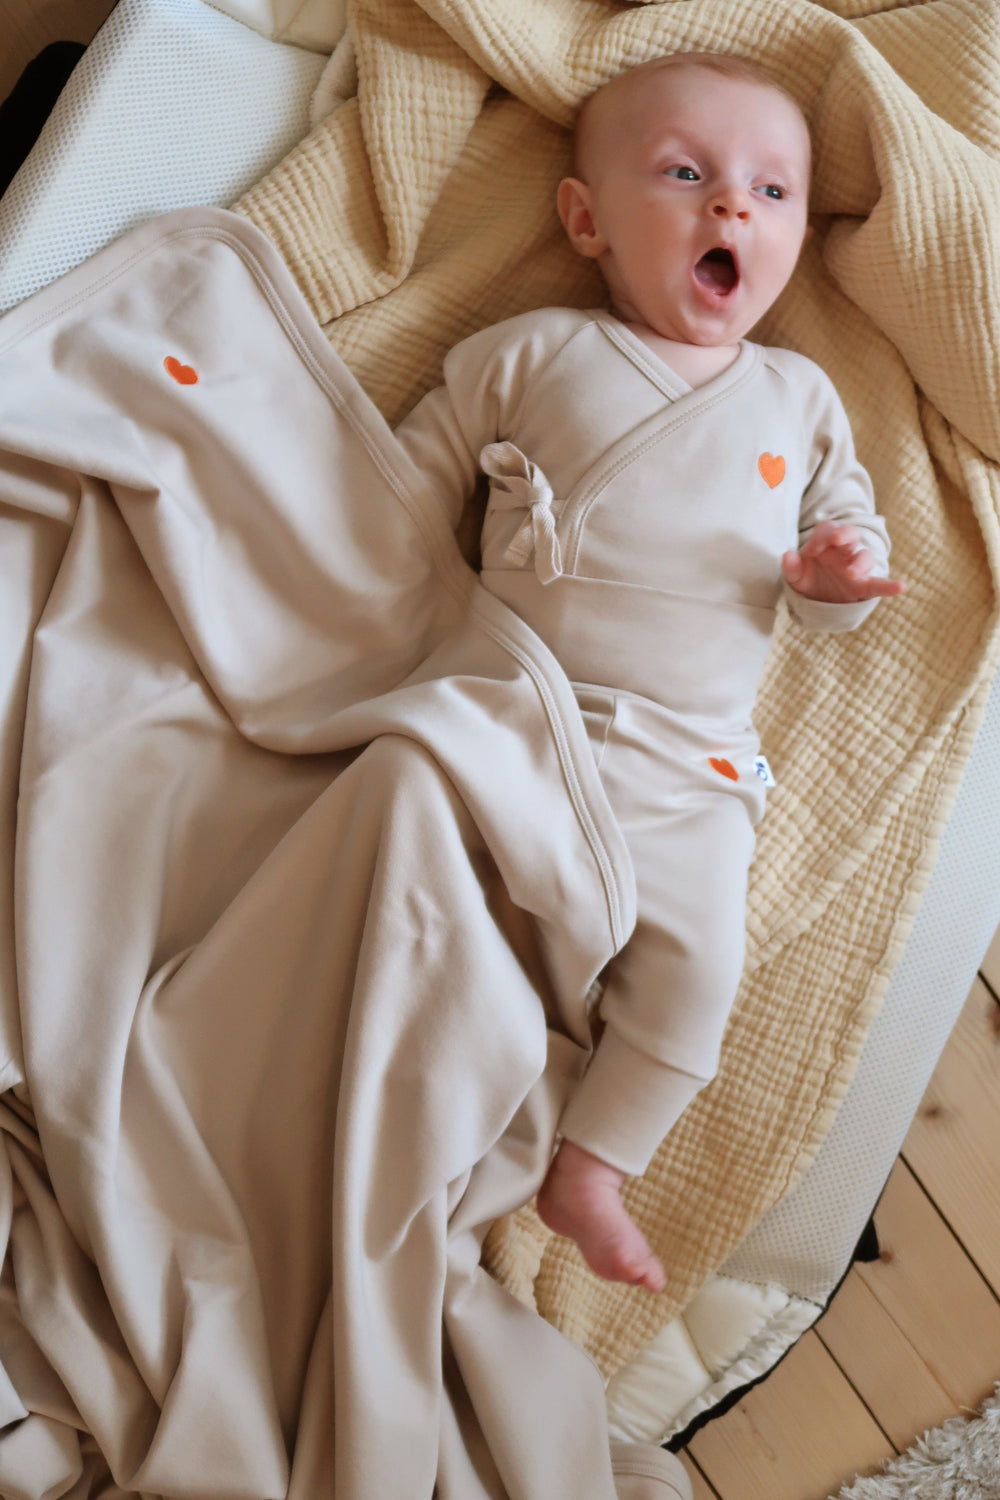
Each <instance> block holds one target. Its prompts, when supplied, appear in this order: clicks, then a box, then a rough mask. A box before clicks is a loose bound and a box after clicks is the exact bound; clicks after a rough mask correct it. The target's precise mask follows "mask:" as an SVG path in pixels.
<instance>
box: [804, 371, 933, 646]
mask: <svg viewBox="0 0 1000 1500" xmlns="http://www.w3.org/2000/svg"><path fill="white" fill-rule="evenodd" d="M813 368H814V369H815V375H816V380H815V386H814V387H813V388H811V389H810V391H809V397H808V400H807V403H806V420H807V421H808V422H809V423H810V424H811V426H812V429H813V450H812V455H811V457H812V478H811V480H810V482H809V484H808V486H807V488H806V491H805V494H804V495H803V498H802V505H801V509H800V513H799V548H798V551H795V552H786V553H785V554H784V557H783V558H782V575H783V579H784V586H785V598H786V600H787V602H788V606H789V608H790V610H791V612H792V614H793V615H794V616H795V617H796V619H797V620H798V621H799V623H800V624H801V625H803V626H804V627H805V628H806V629H807V630H834V631H839V630H853V629H854V628H855V626H857V625H860V624H861V622H862V620H864V619H866V618H867V617H868V615H869V614H871V612H872V610H873V609H874V608H875V605H876V604H877V603H878V601H879V599H881V598H888V597H891V596H892V595H895V594H901V593H903V592H904V590H905V588H906V585H905V583H902V582H901V581H899V580H898V579H893V578H889V576H888V573H889V537H888V533H887V532H886V528H885V523H884V521H883V520H882V517H881V516H879V515H877V514H876V511H875V501H874V496H873V494H872V486H871V480H870V479H869V477H868V474H867V472H866V470H865V469H864V468H862V466H861V464H860V463H859V462H858V459H857V455H856V454H855V451H854V441H853V438H852V436H851V429H850V424H849V423H848V420H847V414H846V412H845V411H844V408H843V406H842V405H841V402H840V398H839V397H838V395H837V393H836V391H835V389H834V387H833V385H832V383H831V382H830V381H829V379H828V378H827V377H826V376H825V375H824V374H823V373H822V371H820V370H818V369H816V367H813Z"/></svg>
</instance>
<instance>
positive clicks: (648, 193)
mask: <svg viewBox="0 0 1000 1500" xmlns="http://www.w3.org/2000/svg"><path fill="white" fill-rule="evenodd" d="M592 108H593V114H592V117H591V118H590V119H589V120H588V122H587V126H586V129H585V133H584V135H583V138H582V140H581V143H580V144H581V155H582V160H581V179H580V180H579V181H578V183H577V188H578V190H582V191H581V193H580V196H581V199H582V200H589V214H590V219H589V223H588V222H587V219H586V214H583V216H582V217H581V216H580V215H579V214H578V216H577V221H576V228H578V229H579V228H580V226H583V229H584V231H585V232H584V233H582V234H577V233H575V232H574V223H573V221H572V218H571V216H568V213H567V211H566V205H567V203H568V202H569V198H568V196H567V192H566V184H563V185H562V186H561V188H560V212H561V213H562V215H563V221H564V223H565V224H566V226H567V229H568V231H569V234H570V238H571V240H572V241H573V243H574V244H575V245H576V248H577V249H578V250H580V251H581V253H582V254H584V255H590V256H592V257H595V258H596V259H597V261H598V264H599V265H600V267H601V270H602V272H603V273H604V277H605V280H606V281H607V283H608V288H609V290H610V292H611V299H612V305H613V306H614V309H615V311H616V312H617V313H618V315H619V316H620V317H623V318H625V319H626V321H629V322H638V323H643V324H645V325H646V326H647V327H649V328H651V329H652V330H653V331H654V332H656V333H658V334H660V335H661V337H663V338H667V339H674V340H677V341H679V342H681V343H688V344H702V345H723V344H732V343H734V342H736V340H738V339H740V338H743V337H744V335H745V334H747V333H748V332H749V331H750V329H751V328H752V327H753V325H754V324H755V323H756V322H757V321H758V319H759V318H761V317H762V316H763V314H764V313H765V312H766V311H767V309H768V308H769V307H770V306H771V304H772V303H773V302H774V301H775V299H776V298H777V296H778V294H779V293H780V292H781V290H782V288H783V287H784V286H785V284H786V283H787V281H788V279H789V277H790V276H791V274H792V271H793V270H794V268H795V263H796V260H797V259H798V255H799V251H800V249H801V247H802V242H803V239H804V236H805V232H806V216H807V210H808V201H807V200H808V192H809V160H810V158H809V135H808V131H807V128H806V125H805V121H804V120H803V119H802V117H801V115H800V114H799V113H798V111H797V109H796V108H795V106H794V104H793V103H792V102H791V101H790V100H789V99H786V98H785V96H784V95H783V94H781V93H779V92H777V91H776V90H773V89H769V88H767V87H765V86H763V85H760V84H757V83H754V82H749V81H744V80H743V79H734V78H727V77H724V76H722V75H720V74H717V73H713V72H711V71H709V70H707V69H705V68H697V67H690V68H677V69H665V70H663V71H655V72H650V73H647V74H644V75H642V76H640V77H639V78H637V79H636V80H635V81H634V83H632V82H629V83H628V84H627V85H626V86H625V87H624V88H621V89H615V90H612V91H609V94H608V97H607V99H606V100H604V99H602V98H601V97H600V96H598V98H597V99H596V100H595V106H594V107H592Z"/></svg>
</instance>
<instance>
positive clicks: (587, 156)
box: [573, 60, 810, 177]
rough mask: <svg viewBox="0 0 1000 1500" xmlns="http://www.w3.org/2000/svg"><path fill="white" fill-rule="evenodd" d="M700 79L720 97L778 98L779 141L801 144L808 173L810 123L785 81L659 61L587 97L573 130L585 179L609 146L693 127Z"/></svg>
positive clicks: (791, 145)
mask: <svg viewBox="0 0 1000 1500" xmlns="http://www.w3.org/2000/svg"><path fill="white" fill-rule="evenodd" d="M699 78H700V80H701V81H702V85H703V86H705V87H707V88H708V89H711V90H712V91H713V92H714V93H715V96H716V98H718V97H720V95H721V96H723V97H724V95H725V93H726V92H731V93H732V94H733V96H734V99H737V98H738V95H739V92H740V91H741V90H742V91H746V90H747V89H752V90H753V91H754V92H755V94H757V96H758V97H760V98H761V99H762V100H766V99H767V98H768V97H770V99H772V100H773V102H774V116H775V119H774V131H775V143H776V144H778V143H780V144H782V145H783V146H785V147H786V148H788V149H795V147H796V146H798V145H801V149H802V152H803V155H804V158H805V169H806V171H807V172H808V169H809V156H810V142H809V127H808V125H807V124H806V121H805V117H804V115H803V114H802V111H801V109H800V108H799V106H798V104H797V103H796V101H795V100H794V99H793V98H792V97H791V95H790V94H788V93H787V92H786V91H785V90H784V89H783V88H782V87H781V86H780V85H778V84H776V83H773V82H772V81H771V80H770V79H768V78H767V77H766V76H764V75H761V76H759V77H758V76H755V75H754V74H753V73H751V72H749V71H748V72H746V73H735V74H729V73H726V72H722V71H716V70H715V69H710V68H707V67H705V65H704V64H703V63H699V62H696V61H694V60H692V61H691V62H686V61H685V62H682V61H678V62H677V63H675V64H673V65H670V64H669V63H667V64H666V65H664V64H663V63H660V62H659V60H657V61H654V62H653V63H648V64H643V65H641V66H640V67H638V68H633V69H630V70H629V71H628V72H625V73H620V74H619V75H618V76H617V77H615V78H612V79H611V81H610V82H609V83H607V84H605V85H604V86H603V87H602V88H600V89H598V90H597V91H596V92H595V93H593V94H591V95H590V97H589V98H588V99H586V100H584V103H583V105H582V106H581V109H580V112H579V114H578V116H577V120H576V126H575V130H574V141H573V144H574V163H575V170H576V172H577V175H579V176H583V177H586V175H587V171H588V169H590V168H592V167H596V166H597V165H598V164H599V162H600V158H602V157H603V156H604V154H605V148H606V147H608V146H609V145H610V146H612V147H613V146H614V145H616V144H618V143H620V142H622V141H629V142H634V141H635V140H636V138H637V136H641V135H644V134H646V133H653V132H656V131H657V130H658V129H659V127H661V126H663V127H664V128H666V127H668V126H675V127H677V128H680V129H683V128H684V127H685V126H690V127H692V128H693V127H694V126H695V124H696V120H697V116H698V114H699V110H698V109H697V107H696V106H697V103H698V102H699V101H698V97H697V95H695V94H693V92H692V87H691V86H692V84H693V83H696V82H697V81H698V80H699Z"/></svg>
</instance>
